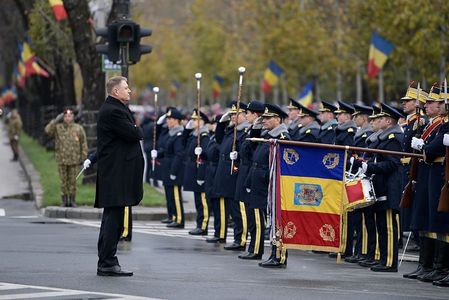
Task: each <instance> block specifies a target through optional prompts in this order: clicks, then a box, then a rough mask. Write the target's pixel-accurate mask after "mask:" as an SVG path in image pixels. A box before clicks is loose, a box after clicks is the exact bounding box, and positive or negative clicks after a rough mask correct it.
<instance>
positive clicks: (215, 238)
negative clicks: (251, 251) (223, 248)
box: [206, 236, 226, 243]
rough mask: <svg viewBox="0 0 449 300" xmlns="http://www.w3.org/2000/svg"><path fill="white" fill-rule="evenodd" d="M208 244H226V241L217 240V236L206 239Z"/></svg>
mask: <svg viewBox="0 0 449 300" xmlns="http://www.w3.org/2000/svg"><path fill="white" fill-rule="evenodd" d="M206 242H208V243H225V242H226V240H225V239H220V238H217V237H216V236H213V237H210V238H207V239H206Z"/></svg>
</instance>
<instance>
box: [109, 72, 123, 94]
mask: <svg viewBox="0 0 449 300" xmlns="http://www.w3.org/2000/svg"><path fill="white" fill-rule="evenodd" d="M122 81H128V79H126V77H123V76H114V77H111V78H109V80H108V82H107V83H106V92H107V93H108V95H110V94H111V93H112V90H113V89H114V88H115V87H116V86H117V85H119V84H120V83H122Z"/></svg>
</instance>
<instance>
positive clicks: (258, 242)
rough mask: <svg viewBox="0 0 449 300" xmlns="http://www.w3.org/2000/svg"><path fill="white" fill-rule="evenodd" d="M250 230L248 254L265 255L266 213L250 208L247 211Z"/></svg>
mask: <svg viewBox="0 0 449 300" xmlns="http://www.w3.org/2000/svg"><path fill="white" fill-rule="evenodd" d="M247 213H248V214H247V216H248V229H249V232H250V235H251V241H250V242H249V245H248V252H249V253H254V254H260V255H263V253H264V233H265V223H266V221H265V212H264V210H263V209H260V208H250V209H248V210H247Z"/></svg>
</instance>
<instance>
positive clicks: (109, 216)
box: [98, 207, 125, 268]
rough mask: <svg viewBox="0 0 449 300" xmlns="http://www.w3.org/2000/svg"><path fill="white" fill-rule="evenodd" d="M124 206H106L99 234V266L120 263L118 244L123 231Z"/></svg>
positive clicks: (103, 266) (104, 266)
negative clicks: (117, 254)
mask: <svg viewBox="0 0 449 300" xmlns="http://www.w3.org/2000/svg"><path fill="white" fill-rule="evenodd" d="M124 214H125V208H124V207H105V208H104V210H103V217H102V218H101V227H100V234H99V236H98V267H100V268H107V267H112V266H116V265H119V263H118V259H117V256H115V254H116V253H117V244H118V241H119V239H120V236H121V235H122V232H123V219H124Z"/></svg>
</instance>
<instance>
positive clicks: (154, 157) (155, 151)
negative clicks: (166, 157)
mask: <svg viewBox="0 0 449 300" xmlns="http://www.w3.org/2000/svg"><path fill="white" fill-rule="evenodd" d="M150 155H151V159H156V158H157V150H155V149H153V150H151V152H150Z"/></svg>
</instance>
